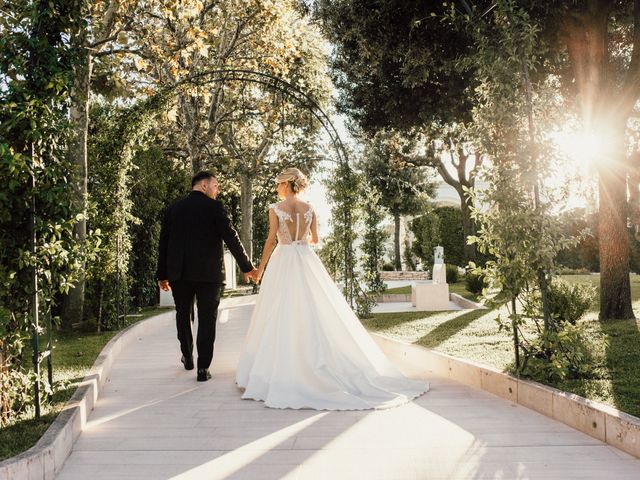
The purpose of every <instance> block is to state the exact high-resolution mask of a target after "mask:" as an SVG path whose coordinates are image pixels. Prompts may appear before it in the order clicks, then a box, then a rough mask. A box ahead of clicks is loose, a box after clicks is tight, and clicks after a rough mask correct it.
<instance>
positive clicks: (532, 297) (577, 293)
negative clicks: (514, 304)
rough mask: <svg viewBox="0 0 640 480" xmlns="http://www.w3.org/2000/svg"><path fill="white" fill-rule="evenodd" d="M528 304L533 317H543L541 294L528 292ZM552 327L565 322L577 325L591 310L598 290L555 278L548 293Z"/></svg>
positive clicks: (587, 285)
mask: <svg viewBox="0 0 640 480" xmlns="http://www.w3.org/2000/svg"><path fill="white" fill-rule="evenodd" d="M528 293H529V296H528V297H527V302H528V303H529V308H531V309H533V316H536V317H540V316H541V315H542V302H541V300H540V294H539V292H538V291H537V290H536V291H533V292H528ZM547 295H548V298H549V310H550V314H551V319H552V320H553V323H552V327H554V328H559V327H556V326H560V325H562V324H563V323H564V322H567V323H570V324H572V325H575V324H576V322H577V321H578V320H579V319H580V318H581V317H582V316H583V315H584V314H585V313H586V312H587V311H588V310H589V309H590V308H591V306H592V305H593V303H594V300H595V298H596V289H595V287H594V286H593V285H590V284H588V283H575V282H567V281H565V280H562V279H559V278H554V279H553V280H552V281H551V283H550V284H549V289H548V292H547Z"/></svg>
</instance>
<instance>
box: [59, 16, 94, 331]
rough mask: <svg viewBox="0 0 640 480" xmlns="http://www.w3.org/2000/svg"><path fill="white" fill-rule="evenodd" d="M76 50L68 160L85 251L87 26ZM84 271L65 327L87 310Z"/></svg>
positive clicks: (65, 313) (66, 310) (69, 300)
mask: <svg viewBox="0 0 640 480" xmlns="http://www.w3.org/2000/svg"><path fill="white" fill-rule="evenodd" d="M72 42H73V43H74V44H75V45H74V49H75V50H76V51H77V52H78V59H77V63H76V64H75V65H74V72H73V74H74V78H73V86H72V89H71V105H70V108H69V114H70V119H71V124H72V125H73V127H72V128H73V133H72V137H71V140H70V142H69V152H68V154H69V159H70V161H71V164H72V167H73V182H74V186H75V188H74V195H75V202H76V206H77V208H78V209H79V210H80V211H81V212H82V213H83V218H82V220H80V221H79V222H77V223H76V224H75V226H74V229H73V233H74V238H75V240H76V242H77V243H78V245H79V246H80V249H81V252H82V253H83V252H84V243H85V241H86V237H87V221H86V213H87V135H88V128H89V91H90V83H91V69H92V64H91V55H90V53H89V50H88V49H87V47H86V29H84V28H82V27H81V28H80V31H79V32H78V33H77V35H76V36H75V39H74V40H72ZM84 291H85V274H84V267H83V268H82V269H81V272H80V276H79V278H78V281H77V283H76V284H75V286H74V287H73V288H71V289H70V290H69V294H68V295H67V296H66V297H65V298H64V302H63V305H62V324H61V327H62V328H63V329H67V330H68V329H70V328H71V325H72V324H74V323H78V322H81V321H82V318H83V313H84Z"/></svg>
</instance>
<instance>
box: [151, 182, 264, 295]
mask: <svg viewBox="0 0 640 480" xmlns="http://www.w3.org/2000/svg"><path fill="white" fill-rule="evenodd" d="M223 240H224V243H226V244H227V247H229V251H230V252H231V254H232V255H233V256H234V257H235V259H236V261H237V262H238V265H239V266H240V269H241V270H242V271H243V272H245V273H247V272H250V271H251V270H253V264H252V263H251V260H250V259H249V257H248V256H247V254H246V252H245V250H244V247H243V246H242V243H240V239H239V238H238V234H237V232H236V231H235V229H234V228H233V226H232V225H231V221H230V220H229V217H228V216H227V214H226V212H225V210H224V207H223V206H222V203H221V202H219V201H218V200H213V199H211V198H209V197H207V196H206V195H205V194H204V193H202V192H198V191H195V190H194V191H192V192H191V193H189V195H188V196H186V197H185V198H183V199H181V200H178V201H177V202H175V203H174V204H172V205H171V206H169V207H168V208H167V210H166V212H165V215H164V219H163V221H162V228H161V230H160V245H159V253H158V271H157V273H156V277H157V279H158V280H169V282H175V281H177V280H188V281H196V282H213V283H224V252H223V249H222V241H223Z"/></svg>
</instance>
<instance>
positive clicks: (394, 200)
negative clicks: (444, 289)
mask: <svg viewBox="0 0 640 480" xmlns="http://www.w3.org/2000/svg"><path fill="white" fill-rule="evenodd" d="M416 157H417V155H416V152H415V142H413V141H412V140H410V139H408V138H407V137H404V136H403V135H401V134H399V133H398V132H392V131H380V132H378V133H377V134H376V135H375V136H373V137H372V138H370V139H368V140H367V141H366V143H365V150H364V154H363V160H362V162H361V165H360V168H361V169H362V171H363V173H364V174H365V176H366V178H367V182H368V183H369V184H371V185H372V186H373V187H374V188H375V189H376V190H377V191H378V192H379V194H380V200H379V202H380V205H382V206H383V207H385V208H386V209H387V210H388V211H389V213H390V214H391V215H392V217H393V223H394V235H393V247H394V249H393V250H394V255H393V259H394V266H395V268H396V270H402V260H401V256H400V221H401V217H402V216H403V215H415V214H416V213H418V212H420V211H422V209H423V208H424V206H425V202H426V200H427V198H428V197H429V196H430V195H432V194H433V192H434V185H433V178H432V177H431V176H430V172H429V168H428V167H426V166H423V167H418V166H416V165H415V162H416Z"/></svg>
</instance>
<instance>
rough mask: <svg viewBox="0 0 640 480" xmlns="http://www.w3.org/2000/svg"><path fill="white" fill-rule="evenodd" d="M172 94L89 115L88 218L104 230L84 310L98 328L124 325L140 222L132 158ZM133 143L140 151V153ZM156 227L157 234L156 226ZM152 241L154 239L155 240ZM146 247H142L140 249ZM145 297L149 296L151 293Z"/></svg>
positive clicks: (89, 271) (89, 273)
mask: <svg viewBox="0 0 640 480" xmlns="http://www.w3.org/2000/svg"><path fill="white" fill-rule="evenodd" d="M174 90H175V89H172V88H170V89H166V90H162V91H160V92H158V93H156V94H155V95H153V96H151V97H149V98H148V99H146V100H143V101H139V102H138V103H136V104H134V105H132V106H131V107H129V108H124V109H117V108H113V107H109V106H106V105H98V104H96V105H93V106H92V108H91V111H90V113H91V119H92V122H91V130H90V132H89V134H90V136H89V139H90V142H89V147H88V148H89V171H90V176H89V186H88V190H89V200H90V202H92V203H93V205H94V206H95V210H96V214H95V215H93V216H91V218H89V221H88V224H89V225H90V226H91V228H93V229H99V230H100V231H101V232H102V235H103V238H104V242H103V244H102V245H101V247H100V252H99V253H100V255H99V257H98V258H97V259H96V261H94V262H90V263H89V264H88V269H87V300H86V305H85V312H86V317H87V321H89V322H95V323H96V324H97V326H98V329H114V328H117V326H118V325H119V324H120V323H121V319H119V318H118V317H117V313H118V307H119V306H120V307H122V311H121V312H120V314H121V315H122V314H123V313H124V311H125V310H127V309H128V307H129V303H130V298H129V289H130V285H131V282H132V279H131V271H130V265H131V261H132V257H131V252H132V236H131V228H132V226H133V225H134V224H136V223H137V222H138V221H139V220H138V219H137V218H136V217H135V216H134V215H133V213H132V206H133V203H132V195H131V188H132V185H133V183H132V182H133V181H134V179H135V177H134V176H133V175H132V172H133V171H134V169H135V165H134V161H133V159H134V156H135V154H136V152H137V151H138V149H139V148H140V147H141V146H144V145H146V144H147V143H148V142H149V141H150V137H149V131H150V130H151V128H152V126H153V124H154V123H153V122H154V121H155V119H156V117H157V115H158V114H159V113H160V112H161V111H162V109H163V108H164V107H165V106H166V105H167V103H168V102H169V101H170V99H171V98H172V95H173V94H174V93H175V91H174ZM134 145H139V146H140V147H138V149H136V148H134ZM145 175H146V173H145ZM147 180H148V181H149V182H150V181H151V179H147ZM178 182H179V180H178ZM148 185H149V184H148ZM136 186H137V187H140V186H141V185H136ZM138 198H139V197H138ZM158 208H159V204H155V206H154V212H155V211H157V209H158ZM154 228H155V231H156V233H155V235H156V236H157V235H158V233H157V226H156V227H154ZM150 231H151V232H153V231H154V229H153V228H152V229H151V230H150ZM148 240H150V241H153V239H152V238H151V237H150V238H149V239H148ZM148 247H149V246H148V245H146V246H144V245H140V248H148ZM151 255H153V254H152V253H151V252H148V253H147V258H146V261H145V265H146V266H145V269H146V271H147V272H149V271H151V269H152V267H151V264H152V260H151ZM145 281H147V282H148V280H146V279H145ZM147 288H149V286H148V283H147ZM147 294H148V295H150V291H149V290H147Z"/></svg>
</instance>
